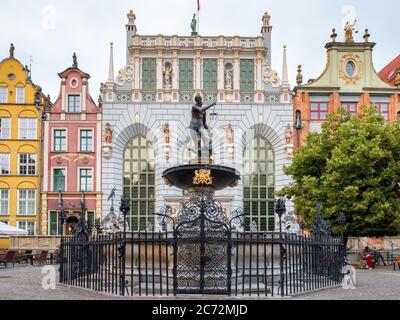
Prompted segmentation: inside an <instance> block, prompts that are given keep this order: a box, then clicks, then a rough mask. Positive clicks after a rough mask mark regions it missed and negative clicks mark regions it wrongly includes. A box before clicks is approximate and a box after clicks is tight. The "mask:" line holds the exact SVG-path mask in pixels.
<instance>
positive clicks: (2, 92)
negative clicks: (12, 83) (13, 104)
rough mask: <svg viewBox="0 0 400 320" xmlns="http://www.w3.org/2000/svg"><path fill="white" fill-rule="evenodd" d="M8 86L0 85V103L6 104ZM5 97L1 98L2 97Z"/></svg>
mask: <svg viewBox="0 0 400 320" xmlns="http://www.w3.org/2000/svg"><path fill="white" fill-rule="evenodd" d="M8 94H9V93H8V87H4V86H0V103H1V104H7V103H8ZM3 97H4V98H5V99H4V100H2V98H3Z"/></svg>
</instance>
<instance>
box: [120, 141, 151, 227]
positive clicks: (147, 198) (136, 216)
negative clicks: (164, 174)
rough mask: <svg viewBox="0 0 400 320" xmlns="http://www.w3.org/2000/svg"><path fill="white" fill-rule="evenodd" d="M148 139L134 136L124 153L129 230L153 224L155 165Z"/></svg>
mask: <svg viewBox="0 0 400 320" xmlns="http://www.w3.org/2000/svg"><path fill="white" fill-rule="evenodd" d="M154 157H155V155H154V149H153V146H152V144H151V142H150V141H147V140H146V139H145V138H143V137H136V138H134V139H132V140H130V141H129V142H128V144H127V145H126V148H125V153H124V194H125V195H126V196H128V197H130V198H131V201H132V203H131V212H130V216H129V224H130V227H131V230H143V229H145V228H146V226H147V225H148V224H149V223H152V224H154V210H155V208H154V204H155V178H154V174H155V166H154Z"/></svg>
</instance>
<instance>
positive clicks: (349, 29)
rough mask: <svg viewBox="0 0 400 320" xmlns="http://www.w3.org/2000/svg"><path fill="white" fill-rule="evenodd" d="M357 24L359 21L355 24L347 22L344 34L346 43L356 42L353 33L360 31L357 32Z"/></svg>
mask: <svg viewBox="0 0 400 320" xmlns="http://www.w3.org/2000/svg"><path fill="white" fill-rule="evenodd" d="M356 23H357V20H355V21H354V24H352V25H351V24H350V22H346V26H345V27H344V32H345V39H346V42H354V38H353V31H355V32H356V33H357V32H358V31H356V28H355V26H356Z"/></svg>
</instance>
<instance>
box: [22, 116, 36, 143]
mask: <svg viewBox="0 0 400 320" xmlns="http://www.w3.org/2000/svg"><path fill="white" fill-rule="evenodd" d="M36 124H37V120H36V119H34V118H20V119H19V138H20V139H24V140H36V139H37V135H36Z"/></svg>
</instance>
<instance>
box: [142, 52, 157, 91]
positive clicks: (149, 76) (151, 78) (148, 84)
mask: <svg viewBox="0 0 400 320" xmlns="http://www.w3.org/2000/svg"><path fill="white" fill-rule="evenodd" d="M147 67H148V68H147ZM156 89H157V62H156V59H155V58H142V90H144V91H155V90H156Z"/></svg>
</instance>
